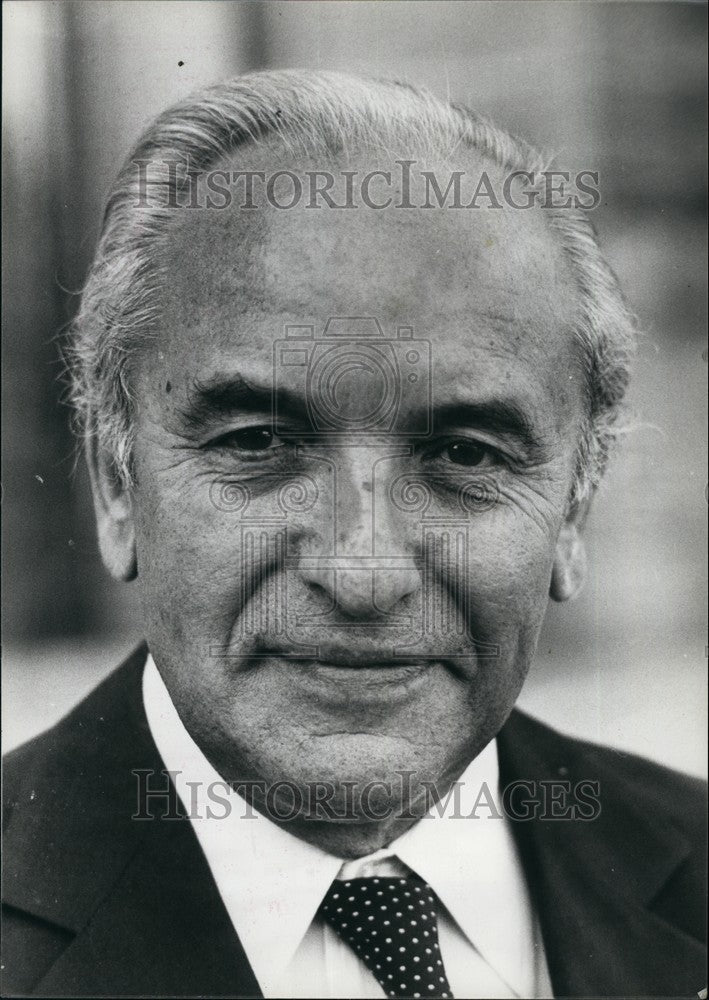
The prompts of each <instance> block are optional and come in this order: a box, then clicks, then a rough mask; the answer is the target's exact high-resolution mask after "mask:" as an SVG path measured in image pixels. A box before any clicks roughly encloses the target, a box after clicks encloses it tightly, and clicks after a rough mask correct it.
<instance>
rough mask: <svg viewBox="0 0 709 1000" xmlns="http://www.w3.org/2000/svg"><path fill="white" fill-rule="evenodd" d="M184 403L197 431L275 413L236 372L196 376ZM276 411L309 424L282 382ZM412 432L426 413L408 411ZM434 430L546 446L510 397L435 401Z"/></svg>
mask: <svg viewBox="0 0 709 1000" xmlns="http://www.w3.org/2000/svg"><path fill="white" fill-rule="evenodd" d="M187 398H188V403H187V405H186V407H184V408H181V409H180V410H179V413H180V416H181V417H182V420H183V422H184V424H185V425H186V427H187V428H188V429H190V430H193V431H196V432H199V431H203V430H206V429H207V428H208V427H209V426H210V425H212V424H215V423H219V422H223V421H225V420H227V419H229V418H230V417H234V416H237V415H243V414H249V413H253V414H254V415H257V416H259V417H261V418H264V419H266V420H272V419H273V418H274V416H275V394H274V389H273V387H272V386H271V385H269V384H265V383H261V384H259V383H256V382H253V381H251V380H248V379H246V378H245V377H244V376H243V375H241V374H240V373H234V374H231V375H229V376H225V377H222V376H216V377H214V378H209V379H206V380H198V379H197V380H195V381H194V382H193V383H192V385H191V386H190V389H189V391H188V396H187ZM278 412H279V416H280V417H281V418H282V417H283V416H285V415H287V416H288V417H289V418H290V419H292V420H294V421H298V422H299V423H301V424H304V425H306V426H307V425H308V424H309V416H308V406H307V401H306V399H305V398H304V397H303V396H301V395H300V394H299V393H297V392H293V391H291V390H289V389H287V388H286V387H285V386H281V387H279V389H278ZM409 416H410V420H411V428H412V435H416V433H417V431H416V428H417V427H425V426H426V425H427V424H428V421H427V419H426V416H427V414H426V413H425V412H420V413H411V414H410V415H409ZM432 417H433V421H432V423H433V429H434V432H435V433H436V434H442V433H445V432H446V431H449V432H450V431H452V430H453V429H456V428H457V429H464V428H468V427H470V428H478V429H484V430H489V431H493V432H494V433H496V434H501V435H503V436H504V437H506V438H508V439H511V440H514V441H516V442H517V443H519V444H520V445H521V446H522V447H523V448H524V449H525V451H527V452H529V453H533V454H536V453H538V452H540V451H541V450H542V449H543V447H544V440H543V436H542V434H541V433H540V430H539V429H538V428H536V427H535V425H534V421H533V420H532V418H531V417H530V415H529V414H528V413H527V411H526V410H525V408H524V407H523V406H521V405H520V404H519V403H518V402H517V401H516V400H515V399H512V398H508V397H505V398H502V397H500V398H496V397H492V398H489V399H484V400H476V401H470V402H466V401H456V402H453V403H442V404H440V405H434V407H433V412H432Z"/></svg>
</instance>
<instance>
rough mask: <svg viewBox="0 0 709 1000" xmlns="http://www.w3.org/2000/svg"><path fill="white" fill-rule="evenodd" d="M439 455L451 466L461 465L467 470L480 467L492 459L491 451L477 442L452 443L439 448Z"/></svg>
mask: <svg viewBox="0 0 709 1000" xmlns="http://www.w3.org/2000/svg"><path fill="white" fill-rule="evenodd" d="M439 455H441V456H442V457H443V458H444V459H446V460H447V461H449V462H452V463H453V465H461V466H464V467H465V468H468V469H470V468H474V467H475V466H477V465H482V463H483V462H485V461H486V460H488V459H490V458H491V457H493V456H492V449H491V448H489V447H487V445H484V444H481V443H480V442H479V441H453V442H451V443H450V444H447V445H445V446H444V447H443V448H441V450H440V451H439Z"/></svg>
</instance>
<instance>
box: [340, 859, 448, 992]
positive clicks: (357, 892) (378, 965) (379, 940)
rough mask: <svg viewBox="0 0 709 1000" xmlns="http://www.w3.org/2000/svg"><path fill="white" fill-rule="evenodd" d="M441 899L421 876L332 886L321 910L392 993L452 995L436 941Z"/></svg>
mask: <svg viewBox="0 0 709 1000" xmlns="http://www.w3.org/2000/svg"><path fill="white" fill-rule="evenodd" d="M436 908H437V898H436V895H435V893H434V892H433V890H432V889H431V887H430V886H429V885H428V884H427V883H426V882H424V881H422V880H421V879H419V878H390V877H379V878H354V879H350V880H349V881H346V882H341V881H336V882H333V883H332V885H331V886H330V889H329V890H328V892H327V895H326V896H325V898H324V900H323V902H322V903H321V905H320V912H321V914H322V916H323V917H324V919H325V920H327V922H328V923H329V924H330V925H331V926H332V927H333V928H334V930H335V931H336V932H337V934H338V935H339V937H340V938H341V939H342V940H343V941H344V942H345V943H346V944H348V945H349V946H350V947H351V948H352V949H353V951H354V952H355V954H357V956H358V957H359V958H360V959H361V960H362V961H363V962H364V963H365V965H366V966H367V968H368V969H369V970H370V971H371V972H372V973H373V975H374V976H375V978H376V979H377V981H378V982H379V984H380V985H381V986H382V987H383V989H384V990H385V992H386V994H387V996H390V997H414V998H418V997H437V998H447V997H452V996H453V994H452V992H451V989H450V986H449V985H448V979H447V977H446V973H445V970H444V968H443V959H442V958H441V953H440V947H439V944H438V915H437V911H436Z"/></svg>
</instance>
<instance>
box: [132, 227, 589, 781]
mask: <svg viewBox="0 0 709 1000" xmlns="http://www.w3.org/2000/svg"><path fill="white" fill-rule="evenodd" d="M163 263H164V264H165V267H166V279H165V295H164V309H163V313H162V321H161V324H160V329H159V334H158V336H157V337H156V338H155V339H154V340H153V342H152V343H151V344H150V346H148V347H147V348H146V349H145V352H144V354H143V355H142V356H141V359H140V363H139V366H138V373H137V380H136V395H137V417H136V420H137V428H136V430H137V434H136V447H135V471H136V485H135V489H134V494H133V497H132V511H133V519H134V525H135V533H136V550H137V566H138V581H139V586H140V588H141V592H142V599H143V603H144V610H145V619H146V628H147V639H148V642H149V645H150V649H151V651H152V653H153V655H154V657H155V660H156V662H157V664H158V667H159V669H160V671H161V673H162V675H163V678H164V680H165V682H166V684H167V687H168V689H169V691H170V694H171V696H172V698H173V700H174V702H175V705H176V707H177V709H178V711H179V713H180V715H181V717H182V719H183V721H184V723H185V725H186V726H187V728H188V730H189V731H190V733H191V734H192V736H193V738H194V739H195V741H196V742H197V743H198V745H199V746H200V747H201V748H202V749H203V751H204V752H205V753H206V755H207V756H208V757H209V758H210V760H211V761H212V763H213V764H214V765H215V766H216V768H217V769H218V770H219V772H220V773H221V774H222V775H223V777H225V778H226V779H228V780H238V779H264V780H265V781H266V782H267V783H274V782H277V781H281V780H289V781H295V782H299V783H305V782H309V781H310V782H312V781H327V780H330V781H334V782H343V781H353V782H357V783H359V784H360V785H363V784H365V783H366V782H368V781H371V780H383V781H385V782H386V781H395V780H396V772H397V771H399V770H402V769H406V770H409V771H414V772H415V775H416V778H415V780H417V781H420V780H431V781H436V782H438V783H439V785H441V786H442V785H445V783H446V782H449V781H451V780H453V779H455V778H456V777H457V776H458V775H459V774H460V773H461V771H462V770H463V768H464V767H465V765H466V764H467V763H468V762H469V760H470V759H472V757H474V756H475V755H476V754H477V753H478V752H479V751H480V750H481V749H482V747H483V746H484V745H485V744H486V743H487V742H488V741H489V740H490V739H491V738H492V737H493V736H494V735H495V733H496V732H497V731H498V729H499V728H500V726H501V725H502V723H503V722H504V720H505V718H506V717H507V715H508V713H509V711H510V710H511V708H512V706H513V704H514V702H515V700H516V698H517V695H518V693H519V690H520V687H521V685H522V682H523V680H524V677H525V675H526V672H527V670H528V667H529V664H530V661H531V658H532V655H533V652H534V648H535V644H536V640H537V636H538V632H539V628H540V625H541V622H542V618H543V615H544V612H545V608H546V604H547V600H548V594H549V586H550V578H551V573H552V565H553V561H554V556H555V548H556V545H557V539H558V537H559V532H560V530H561V529H562V526H563V525H564V522H565V518H566V515H567V512H568V497H569V492H570V488H571V485H572V478H573V471H574V463H575V455H576V449H577V446H578V441H579V433H580V424H581V415H582V399H583V381H582V375H581V373H580V366H579V365H578V363H577V360H576V352H575V346H574V342H573V337H572V332H571V331H572V327H573V323H574V318H575V309H576V308H577V299H576V295H575V289H574V285H573V281H572V279H571V277H570V275H569V274H568V271H567V268H566V264H565V262H564V260H563V258H562V254H561V252H560V250H559V249H558V247H557V245H556V243H555V241H554V239H553V238H552V236H551V235H550V232H549V230H548V228H547V224H546V220H545V218H544V217H543V211H541V210H537V209H535V210H531V211H514V210H511V209H509V208H505V209H502V210H496V211H493V210H486V209H482V210H477V211H467V212H466V211H462V210H458V211H456V210H450V209H448V210H445V209H434V210H424V209H410V210H397V209H389V210H386V211H374V210H369V209H364V208H362V209H358V210H354V211H337V210H332V209H326V208H321V209H318V210H307V209H305V208H298V209H294V210H292V211H278V210H275V209H259V210H253V211H250V212H244V211H241V212H240V211H239V210H238V209H232V210H229V211H221V212H220V211H215V210H211V211H199V210H197V211H189V210H184V211H183V212H182V214H181V217H180V219H179V222H178V224H177V226H176V228H175V235H174V239H173V240H172V242H171V245H170V249H169V253H168V254H167V256H166V259H165V261H164V262H163ZM357 317H359V318H360V319H355V318H357ZM361 317H370V318H373V319H374V320H376V321H377V322H378V324H379V327H380V328H381V333H379V332H378V328H377V325H376V323H374V324H372V323H371V322H369V323H366V322H364V321H363V320H362V319H361ZM332 318H336V319H335V321H334V322H331V323H330V325H329V326H328V320H331V319H332ZM343 318H344V319H343ZM289 325H290V326H298V327H301V329H300V330H295V331H293V330H291V331H290V336H286V333H287V331H286V328H287V327H288V326H289ZM303 327H305V328H306V329H302V328H303ZM308 327H312V332H311V331H310V330H308V329H307V328H308ZM401 327H403V328H411V333H407V332H406V330H404V331H399V328H401ZM409 338H410V342H409V343H407V339H409ZM412 376H414V377H413V378H412ZM429 390H430V397H429ZM274 410H275V411H276V414H275V417H276V419H274ZM382 794H383V793H382Z"/></svg>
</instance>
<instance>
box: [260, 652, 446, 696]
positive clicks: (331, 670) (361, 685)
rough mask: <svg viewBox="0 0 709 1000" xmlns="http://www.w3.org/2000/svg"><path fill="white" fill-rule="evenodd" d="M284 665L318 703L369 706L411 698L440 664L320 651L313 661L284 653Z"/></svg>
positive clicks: (385, 654)
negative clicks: (371, 702)
mask: <svg viewBox="0 0 709 1000" xmlns="http://www.w3.org/2000/svg"><path fill="white" fill-rule="evenodd" d="M274 659H278V660H280V661H281V664H282V666H284V667H285V668H286V669H287V670H288V671H289V674H290V676H291V678H292V679H293V681H294V682H295V683H297V684H299V685H302V686H304V687H305V688H307V689H309V690H311V691H312V693H313V695H314V696H316V697H317V698H318V700H319V701H329V702H343V703H349V704H352V703H360V704H362V703H366V702H369V701H376V702H377V703H381V702H382V701H397V700H405V699H406V698H409V697H411V696H412V695H414V694H415V692H416V691H417V690H418V689H419V688H420V687H421V686H422V685H423V684H425V682H426V679H427V677H428V675H429V673H430V672H431V670H432V669H433V668H434V667H435V666H436V665H438V666H440V661H439V660H434V659H425V660H424V659H415V658H413V657H405V656H398V657H394V656H392V655H391V650H390V649H389V650H387V651H379V652H377V651H374V650H366V651H365V650H357V649H343V648H336V647H328V648H320V649H319V650H318V655H317V656H315V657H312V658H303V657H302V656H298V657H297V658H296V657H294V656H293V654H291V655H290V656H289V655H288V654H287V653H281V654H280V655H279V656H277V657H275V658H274Z"/></svg>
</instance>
